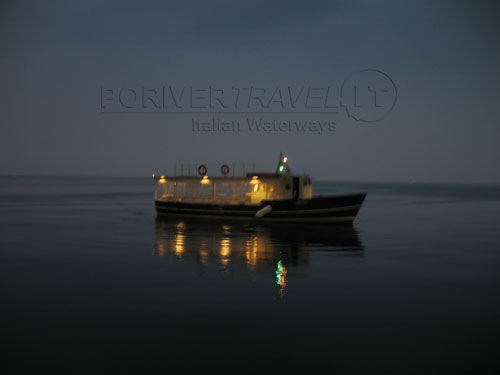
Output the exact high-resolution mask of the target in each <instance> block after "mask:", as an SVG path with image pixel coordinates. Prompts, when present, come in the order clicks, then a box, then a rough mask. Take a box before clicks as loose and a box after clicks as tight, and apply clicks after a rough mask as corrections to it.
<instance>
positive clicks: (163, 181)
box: [158, 176, 167, 184]
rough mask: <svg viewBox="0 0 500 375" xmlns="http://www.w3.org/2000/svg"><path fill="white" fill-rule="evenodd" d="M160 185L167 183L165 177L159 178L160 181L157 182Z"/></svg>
mask: <svg viewBox="0 0 500 375" xmlns="http://www.w3.org/2000/svg"><path fill="white" fill-rule="evenodd" d="M158 182H159V183H160V184H164V183H165V182H167V180H165V177H163V176H161V178H160V181H158Z"/></svg>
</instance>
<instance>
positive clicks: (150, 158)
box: [0, 1, 500, 183]
mask: <svg viewBox="0 0 500 375" xmlns="http://www.w3.org/2000/svg"><path fill="white" fill-rule="evenodd" d="M498 10H499V9H498V6H497V5H496V3H495V2H494V1H483V2H472V1H471V2H465V1H463V2H461V1H440V2H437V1H406V2H403V1H357V2H353V1H318V2H314V1H311V2H295V1H274V2H269V1H252V2H241V3H240V2H235V1H211V2H207V1H178V2H169V3H168V4H167V3H166V2H163V1H155V2H144V1H137V2H132V1H109V2H106V3H104V2H98V1H82V2H79V3H77V2H75V4H70V3H69V2H66V1H51V2H35V1H33V2H22V3H21V2H19V3H16V2H2V5H0V49H1V51H2V52H1V55H0V82H1V87H2V90H1V93H0V95H1V97H0V106H1V114H0V136H1V138H0V153H1V158H0V173H1V174H10V173H24V174H50V175H61V174H62V175H66V174H68V175H126V176H148V175H150V174H151V173H152V172H158V173H162V172H164V173H167V172H169V171H170V170H171V167H172V165H173V163H175V162H194V163H196V162H204V163H223V162H233V161H234V162H247V163H256V164H257V166H258V167H259V169H273V167H274V166H275V163H276V158H277V156H278V155H279V152H280V151H283V152H286V153H287V154H288V155H289V157H290V162H291V166H292V168H293V169H294V170H297V171H309V172H310V173H311V175H313V176H315V177H317V178H328V179H339V180H381V181H422V182H429V181H449V182H464V183H467V182H469V183H475V182H481V183H500V173H499V172H498V171H499V170H500V149H499V147H498V143H499V139H500V121H499V119H500V106H499V105H498V103H499V99H500V95H499V92H498V90H499V87H500V74H499V72H498V67H499V66H500V50H499V48H498V42H499V36H500V33H499V28H500V26H499V25H498V22H497V15H498ZM362 69H377V70H381V71H383V72H385V73H387V74H388V75H389V76H390V77H391V78H392V79H393V80H394V82H395V84H396V86H397V89H398V100H397V103H396V106H395V108H394V110H393V111H392V112H391V113H390V114H389V115H388V116H387V117H386V118H385V119H383V120H382V121H379V122H375V123H368V124H367V123H359V122H355V121H353V120H352V119H348V118H345V117H342V118H338V119H337V120H338V121H337V125H336V131H335V132H334V133H333V134H325V133H323V134H316V133H308V134H299V133H296V132H294V133H280V132H276V133H269V134H268V133H266V134H262V133H259V134H255V133H251V132H248V131H246V132H239V133H235V132H228V133H225V134H222V133H206V132H205V133H193V132H192V130H191V118H192V117H193V116H191V115H181V114H102V113H101V108H100V101H99V100H100V98H99V92H100V88H101V87H110V88H120V87H140V86H141V85H145V86H161V85H177V86H189V85H191V86H196V87H204V86H208V85H218V86H229V87H230V86H235V85H239V86H248V85H254V86H261V87H274V86H283V87H285V86H290V85H291V86H301V85H313V86H314V85H316V86H318V85H321V86H326V85H332V86H339V85H340V84H341V83H342V81H343V80H344V79H345V78H346V77H347V76H348V75H349V74H350V73H352V72H356V71H359V70H362ZM252 116H253V117H259V115H252ZM297 116H299V115H294V114H285V115H275V116H271V115H265V116H264V117H265V118H266V119H268V120H272V119H284V120H287V119H288V120H294V119H295V120H296V119H297V118H300V119H307V120H316V119H317V120H322V121H323V120H327V119H328V118H329V117H328V116H327V115H317V116H316V117H315V115H303V116H302V117H300V116H299V117H297ZM195 117H200V116H195ZM205 117H206V116H205ZM246 117H248V116H242V115H225V118H229V119H240V120H241V121H244V120H245V118H246ZM260 117H262V116H260Z"/></svg>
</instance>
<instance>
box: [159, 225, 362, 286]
mask: <svg viewBox="0 0 500 375" xmlns="http://www.w3.org/2000/svg"><path fill="white" fill-rule="evenodd" d="M362 249H363V247H362V244H361V242H360V240H359V238H358V235H357V232H356V230H355V229H354V228H353V227H352V226H338V227H336V226H332V225H317V224H314V225H305V224H297V225H294V224H292V225H291V224H272V225H271V224H262V223H257V224H255V223H253V224H252V223H239V222H236V223H234V222H233V223H228V222H219V221H206V220H192V219H189V220H181V219H165V218H162V217H158V218H157V219H156V222H155V230H154V241H153V254H154V255H156V256H165V255H168V254H173V255H175V256H176V257H178V258H179V259H183V260H186V259H192V260H196V261H197V262H198V263H199V264H201V265H206V264H208V263H214V262H215V263H218V264H220V265H221V266H224V267H230V266H231V265H236V264H244V265H246V266H247V267H248V269H250V270H255V269H256V268H257V267H269V266H272V267H273V268H276V267H277V264H278V262H280V263H279V267H282V270H284V272H281V274H282V275H283V274H284V275H285V276H284V277H285V278H286V267H291V266H292V267H293V266H299V265H307V264H308V262H309V257H310V252H311V251H317V250H320V251H335V252H338V254H340V255H355V256H362V254H363V252H362V251H361V250H362ZM279 267H278V268H279ZM277 272H278V270H277ZM283 283H285V281H284V280H283Z"/></svg>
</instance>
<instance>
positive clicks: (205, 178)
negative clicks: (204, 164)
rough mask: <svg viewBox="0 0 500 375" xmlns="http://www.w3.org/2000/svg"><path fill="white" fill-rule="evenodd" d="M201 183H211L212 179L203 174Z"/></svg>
mask: <svg viewBox="0 0 500 375" xmlns="http://www.w3.org/2000/svg"><path fill="white" fill-rule="evenodd" d="M201 183H202V184H209V183H210V180H209V179H208V176H203V178H202V179H201Z"/></svg>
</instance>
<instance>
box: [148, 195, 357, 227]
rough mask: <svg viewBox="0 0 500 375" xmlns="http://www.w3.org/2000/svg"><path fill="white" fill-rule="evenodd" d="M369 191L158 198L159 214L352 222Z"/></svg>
mask: <svg viewBox="0 0 500 375" xmlns="http://www.w3.org/2000/svg"><path fill="white" fill-rule="evenodd" d="M365 196H366V193H356V194H346V195H323V196H317V197H313V198H312V199H307V200H292V199H289V200H276V201H262V202H261V203H260V204H255V205H244V204H241V205H238V204H236V205H235V204H220V203H192V202H189V203H187V202H175V201H159V200H156V201H155V205H156V211H157V213H158V215H168V216H177V217H179V216H183V217H197V218H221V219H222V218H223V219H235V220H239V219H241V220H261V221H282V222H284V221H289V222H314V223H316V222H323V223H324V222H342V223H351V222H352V221H353V220H354V218H355V217H356V215H357V213H358V211H359V209H360V208H361V205H362V203H363V201H364V199H365ZM268 205H270V206H271V208H272V209H271V211H270V212H269V213H267V214H265V215H264V216H262V217H260V218H259V217H256V213H257V212H258V211H259V210H261V209H263V208H264V207H266V206H268Z"/></svg>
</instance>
